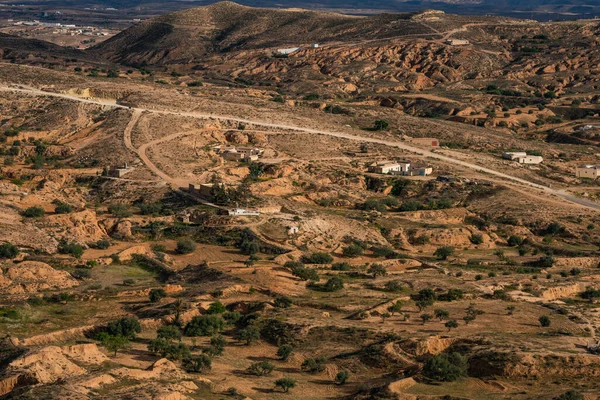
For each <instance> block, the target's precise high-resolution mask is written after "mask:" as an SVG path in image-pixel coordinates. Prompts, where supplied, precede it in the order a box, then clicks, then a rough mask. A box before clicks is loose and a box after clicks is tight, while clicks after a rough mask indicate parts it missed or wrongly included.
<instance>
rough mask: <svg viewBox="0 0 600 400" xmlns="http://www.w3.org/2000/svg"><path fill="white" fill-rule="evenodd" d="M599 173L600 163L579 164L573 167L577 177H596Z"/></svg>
mask: <svg viewBox="0 0 600 400" xmlns="http://www.w3.org/2000/svg"><path fill="white" fill-rule="evenodd" d="M599 175H600V165H580V166H579V167H577V168H575V176H576V177H577V178H587V179H597V178H598V176H599Z"/></svg>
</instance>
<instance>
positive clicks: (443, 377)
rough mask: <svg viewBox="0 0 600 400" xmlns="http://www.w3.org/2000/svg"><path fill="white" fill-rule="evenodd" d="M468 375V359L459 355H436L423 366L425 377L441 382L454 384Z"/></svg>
mask: <svg viewBox="0 0 600 400" xmlns="http://www.w3.org/2000/svg"><path fill="white" fill-rule="evenodd" d="M466 374H467V359H466V358H465V357H464V356H462V355H460V354H459V353H450V354H444V353H441V354H436V355H434V356H432V357H430V358H429V359H428V360H427V361H426V362H425V365H424V366H423V375H425V376H426V377H428V378H429V379H433V380H435V381H441V382H453V381H455V380H457V379H459V378H461V377H463V376H466Z"/></svg>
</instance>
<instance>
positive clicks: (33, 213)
mask: <svg viewBox="0 0 600 400" xmlns="http://www.w3.org/2000/svg"><path fill="white" fill-rule="evenodd" d="M45 214H46V211H44V209H43V208H42V207H38V206H33V207H29V208H27V209H25V210H24V211H23V212H21V215H22V216H24V217H25V218H41V217H43V216H44V215H45Z"/></svg>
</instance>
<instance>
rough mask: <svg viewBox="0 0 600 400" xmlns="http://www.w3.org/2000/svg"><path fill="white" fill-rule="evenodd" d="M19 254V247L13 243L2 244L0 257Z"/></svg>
mask: <svg viewBox="0 0 600 400" xmlns="http://www.w3.org/2000/svg"><path fill="white" fill-rule="evenodd" d="M18 255H19V248H18V247H17V246H15V245H14V244H12V243H3V244H0V258H15V257H16V256H18Z"/></svg>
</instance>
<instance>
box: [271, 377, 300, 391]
mask: <svg viewBox="0 0 600 400" xmlns="http://www.w3.org/2000/svg"><path fill="white" fill-rule="evenodd" d="M275 387H279V388H281V389H282V390H283V391H284V392H285V393H287V392H289V391H290V389H293V388H295V387H296V380H295V379H292V378H280V379H277V380H276V381H275Z"/></svg>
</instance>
